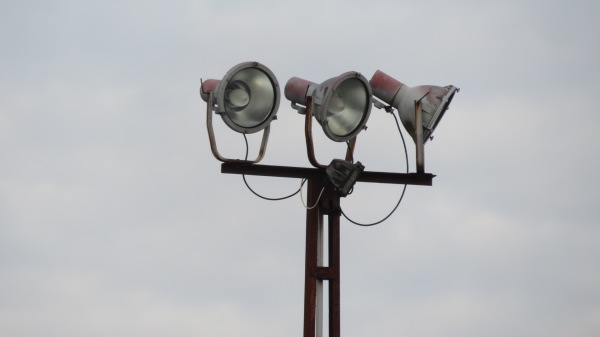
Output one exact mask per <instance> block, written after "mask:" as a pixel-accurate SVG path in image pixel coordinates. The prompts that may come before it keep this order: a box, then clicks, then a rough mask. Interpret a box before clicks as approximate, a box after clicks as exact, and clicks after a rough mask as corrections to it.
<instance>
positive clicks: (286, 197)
mask: <svg viewBox="0 0 600 337" xmlns="http://www.w3.org/2000/svg"><path fill="white" fill-rule="evenodd" d="M242 135H244V141H245V142H246V156H245V158H244V160H248V138H247V137H246V134H245V133H243V134H242ZM242 179H244V184H246V187H248V189H249V190H250V192H252V193H253V194H254V195H256V196H257V197H259V198H261V199H265V200H269V201H279V200H285V199H289V198H291V197H293V196H295V195H296V194H298V193H299V192H300V191H301V190H302V186H304V183H305V182H306V179H302V182H301V183H300V188H299V189H298V190H297V191H296V192H294V193H292V194H290V195H286V196H284V197H279V198H269V197H265V196H263V195H260V194H258V193H257V192H255V191H254V190H253V189H252V187H250V185H248V181H246V175H245V174H242ZM300 195H302V194H300ZM319 198H320V196H319ZM313 207H314V206H313Z"/></svg>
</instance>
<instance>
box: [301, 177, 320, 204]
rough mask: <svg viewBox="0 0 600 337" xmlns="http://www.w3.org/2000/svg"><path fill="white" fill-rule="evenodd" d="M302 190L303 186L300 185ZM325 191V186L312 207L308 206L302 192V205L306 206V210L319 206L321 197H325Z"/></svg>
mask: <svg viewBox="0 0 600 337" xmlns="http://www.w3.org/2000/svg"><path fill="white" fill-rule="evenodd" d="M302 184H304V182H302ZM300 188H302V185H300ZM323 191H325V186H323V188H322V189H321V193H319V197H318V198H317V201H315V204H314V205H312V206H308V205H306V202H304V197H303V196H302V192H300V200H302V205H304V208H306V209H313V208H315V207H316V206H317V205H318V204H319V201H321V196H322V195H323Z"/></svg>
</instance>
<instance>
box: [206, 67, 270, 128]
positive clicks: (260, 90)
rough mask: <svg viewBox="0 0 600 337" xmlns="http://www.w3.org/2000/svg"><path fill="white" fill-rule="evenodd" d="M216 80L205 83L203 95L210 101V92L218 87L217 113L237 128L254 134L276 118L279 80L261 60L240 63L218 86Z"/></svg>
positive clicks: (216, 90) (216, 95) (215, 101)
mask: <svg viewBox="0 0 600 337" xmlns="http://www.w3.org/2000/svg"><path fill="white" fill-rule="evenodd" d="M215 81H216V80H207V81H206V82H203V85H202V90H201V96H202V98H203V99H204V100H206V99H208V98H207V97H208V96H207V94H206V93H207V92H208V91H211V90H210V89H212V90H214V95H213V97H214V98H213V100H214V102H213V103H214V104H216V112H217V113H218V114H220V115H221V117H222V118H223V121H224V122H225V124H227V126H229V127H230V128H231V129H233V130H234V131H237V132H240V133H254V132H257V131H260V130H262V129H264V128H265V127H267V126H268V125H269V124H270V123H271V121H272V120H273V119H275V118H276V114H277V109H278V108H279V83H278V82H277V79H276V78H275V75H273V73H272V72H271V70H269V68H267V67H265V66H264V65H262V64H260V63H257V62H245V63H240V64H238V65H236V66H235V67H233V68H231V70H229V71H228V72H227V74H225V77H223V79H222V80H221V81H218V84H217V85H215ZM204 83H206V85H205V84H204Z"/></svg>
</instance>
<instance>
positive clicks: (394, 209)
mask: <svg viewBox="0 0 600 337" xmlns="http://www.w3.org/2000/svg"><path fill="white" fill-rule="evenodd" d="M385 111H387V112H388V113H390V114H391V115H392V116H393V117H394V120H395V121H396V127H397V128H398V133H400V137H401V138H402V145H403V146H404V157H405V158H406V173H408V172H409V167H408V151H407V150H406V141H405V140H404V135H402V130H401V129H400V123H398V118H397V117H396V115H394V110H393V109H392V108H391V107H388V108H386V109H385ZM404 192H406V184H404V188H403V189H402V194H401V195H400V199H398V202H397V203H396V206H394V208H393V209H392V211H391V212H390V213H389V214H388V215H386V216H385V217H384V218H383V219H381V220H379V221H377V222H373V223H369V224H363V223H360V222H356V221H354V220H352V219H350V218H349V217H348V216H347V215H346V213H344V210H343V209H341V212H342V215H343V216H344V218H346V220H348V221H350V222H351V223H353V224H355V225H357V226H363V227H370V226H375V225H379V224H380V223H382V222H384V221H385V220H387V219H388V218H389V217H390V216H392V214H394V212H395V211H396V209H398V206H400V203H401V202H402V198H404Z"/></svg>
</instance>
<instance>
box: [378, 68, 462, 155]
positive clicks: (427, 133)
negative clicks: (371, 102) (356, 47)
mask: <svg viewBox="0 0 600 337" xmlns="http://www.w3.org/2000/svg"><path fill="white" fill-rule="evenodd" d="M370 83H371V86H372V88H373V95H374V96H375V97H377V98H379V99H380V100H382V101H384V102H385V103H387V104H389V105H391V106H392V107H394V108H396V109H397V110H398V114H399V115H400V119H401V120H402V124H403V125H404V127H405V128H406V131H408V133H409V134H410V135H411V137H412V138H413V140H414V141H415V143H416V142H417V127H419V125H418V124H416V123H415V118H416V117H415V104H416V102H420V104H421V116H422V117H421V121H419V122H420V123H421V125H422V128H423V143H425V142H427V140H428V139H431V138H433V137H432V135H431V134H432V133H433V130H435V128H436V127H437V125H438V123H439V122H440V120H441V119H442V116H443V115H444V113H445V112H446V110H447V109H448V106H449V105H450V101H452V98H453V97H454V94H455V93H457V92H458V90H459V89H458V88H456V87H454V86H452V85H449V86H445V87H438V86H434V85H421V86H417V87H409V86H407V85H405V84H404V83H402V82H400V81H398V80H396V79H394V78H393V77H391V76H389V75H387V74H385V73H384V72H382V71H380V70H377V71H376V72H375V74H374V75H373V77H372V78H371V81H370Z"/></svg>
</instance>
